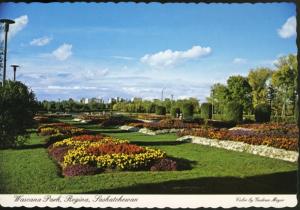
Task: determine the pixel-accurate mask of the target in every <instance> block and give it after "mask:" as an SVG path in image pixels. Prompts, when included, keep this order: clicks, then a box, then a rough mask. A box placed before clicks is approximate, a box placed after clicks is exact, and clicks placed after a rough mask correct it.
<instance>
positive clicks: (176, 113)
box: [170, 107, 180, 117]
mask: <svg viewBox="0 0 300 210" xmlns="http://www.w3.org/2000/svg"><path fill="white" fill-rule="evenodd" d="M170 113H171V116H172V117H178V116H179V114H180V108H179V107H172V108H171V111H170Z"/></svg>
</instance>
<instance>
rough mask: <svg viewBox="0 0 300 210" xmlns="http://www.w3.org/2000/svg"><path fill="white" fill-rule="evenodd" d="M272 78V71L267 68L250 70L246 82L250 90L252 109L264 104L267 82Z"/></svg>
mask: <svg viewBox="0 0 300 210" xmlns="http://www.w3.org/2000/svg"><path fill="white" fill-rule="evenodd" d="M271 76H272V70H271V69H269V68H257V69H252V70H250V72H249V74H248V81H249V84H250V86H251V88H252V97H253V107H255V106H256V105H257V104H261V103H266V99H267V93H268V90H267V84H266V83H267V81H268V79H270V77H271Z"/></svg>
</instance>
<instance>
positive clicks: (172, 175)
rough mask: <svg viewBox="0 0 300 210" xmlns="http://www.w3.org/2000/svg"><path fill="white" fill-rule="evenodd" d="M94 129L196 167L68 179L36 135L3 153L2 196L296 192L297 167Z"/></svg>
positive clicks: (171, 140)
mask: <svg viewBox="0 0 300 210" xmlns="http://www.w3.org/2000/svg"><path fill="white" fill-rule="evenodd" d="M85 127H86V128H88V129H91V130H95V131H99V132H102V133H106V134H107V135H111V136H114V137H118V138H122V139H128V140H130V141H131V142H132V143H135V144H138V145H142V146H150V147H155V148H159V149H161V150H163V151H166V152H167V154H168V155H169V156H173V157H176V158H183V159H185V160H186V161H189V162H190V163H191V166H192V169H191V170H184V171H172V172H143V171H141V172H121V173H120V172H119V173H117V172H114V173H104V174H98V175H94V176H82V177H70V178H63V177H61V176H60V173H59V171H58V170H57V167H56V165H55V163H54V162H53V161H52V160H51V159H50V158H49V157H48V154H47V151H46V149H45V148H44V147H43V138H41V137H39V136H37V135H36V134H34V133H33V134H32V135H31V138H30V142H29V143H28V144H27V145H26V146H25V147H24V148H20V149H8V150H0V167H1V168H0V192H1V193H42V194H45V193H51V194H54V193H58V194H60V193H62V194H63V193H184V194H185V193H194V194H201V193H205V194H215V193H235V194H239V193H263V194H267V193H296V182H297V180H296V170H297V164H294V163H289V162H285V161H282V160H276V159H270V158H265V157H259V156H255V155H251V154H247V153H239V152H234V151H228V150H223V149H217V148H210V147H207V146H202V145H196V144H190V143H178V142H175V139H176V135H175V134H165V135H157V136H147V135H144V134H141V133H135V132H134V133H131V132H124V131H121V130H119V129H114V128H110V129H100V128H99V127H97V126H85Z"/></svg>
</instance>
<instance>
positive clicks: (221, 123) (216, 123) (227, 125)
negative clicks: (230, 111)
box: [205, 120, 236, 128]
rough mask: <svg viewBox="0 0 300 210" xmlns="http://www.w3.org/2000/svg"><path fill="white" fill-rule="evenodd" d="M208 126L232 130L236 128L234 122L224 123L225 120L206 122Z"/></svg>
mask: <svg viewBox="0 0 300 210" xmlns="http://www.w3.org/2000/svg"><path fill="white" fill-rule="evenodd" d="M205 123H206V125H208V126H210V127H214V128H232V127H234V126H236V122H234V121H224V120H206V121H205Z"/></svg>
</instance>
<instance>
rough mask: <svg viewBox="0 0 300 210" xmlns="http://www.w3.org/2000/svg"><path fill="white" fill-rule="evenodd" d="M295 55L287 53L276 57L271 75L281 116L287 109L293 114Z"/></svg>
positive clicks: (295, 83)
mask: <svg viewBox="0 0 300 210" xmlns="http://www.w3.org/2000/svg"><path fill="white" fill-rule="evenodd" d="M297 65H298V64H297V57H296V56H295V55H292V54H290V55H288V56H284V57H281V58H279V59H278V62H277V64H276V67H277V70H276V71H275V72H274V74H273V76H272V84H273V86H274V88H275V89H276V92H277V97H276V99H277V101H276V102H277V103H279V104H280V105H281V117H282V118H285V117H286V115H287V111H288V106H291V107H290V109H289V110H290V111H291V113H292V114H294V110H295V103H296V94H297V92H296V90H297V75H298V70H297Z"/></svg>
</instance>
